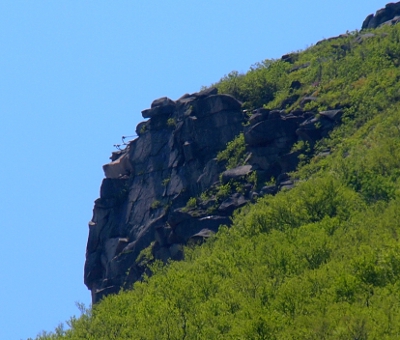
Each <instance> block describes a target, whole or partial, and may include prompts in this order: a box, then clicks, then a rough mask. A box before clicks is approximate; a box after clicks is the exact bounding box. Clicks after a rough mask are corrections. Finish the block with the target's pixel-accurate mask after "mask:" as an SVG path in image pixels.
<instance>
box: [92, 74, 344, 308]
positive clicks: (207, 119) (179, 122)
mask: <svg viewBox="0 0 400 340" xmlns="http://www.w3.org/2000/svg"><path fill="white" fill-rule="evenodd" d="M300 86H301V84H300V83H299V82H294V83H293V84H292V87H293V88H297V87H300ZM289 100H291V99H290V98H289ZM309 100H312V98H311V99H310V98H303V102H306V101H309ZM286 102H287V101H285V103H283V105H282V106H285V105H287V103H286ZM341 114H342V111H341V110H340V109H337V110H330V111H324V112H313V111H303V110H302V109H297V110H295V111H293V112H291V113H287V112H285V110H283V109H282V108H279V109H277V110H267V109H263V108H260V109H256V110H254V111H251V112H249V111H246V110H242V107H241V103H240V102H239V101H238V100H236V99H235V98H234V97H232V96H229V95H224V94H218V93H217V89H216V88H210V89H208V90H205V91H203V92H199V93H194V94H191V95H189V94H186V95H184V96H183V97H181V98H180V99H178V100H176V101H173V100H171V99H169V98H160V99H157V100H155V101H154V102H153V103H152V104H151V108H150V109H147V110H143V111H142V115H143V117H144V118H148V120H147V121H144V122H142V123H140V124H139V125H138V126H137V128H136V133H137V138H136V139H135V140H133V141H131V142H129V143H128V144H127V145H126V148H125V149H124V150H120V151H117V152H114V153H113V154H112V156H111V162H110V163H109V164H106V165H104V167H103V169H104V173H105V177H106V178H105V179H104V180H103V182H102V185H101V189H100V198H99V199H97V200H96V201H95V206H94V211H93V218H92V220H91V221H90V223H89V239H88V244H87V253H86V264H85V284H86V285H87V287H88V288H89V289H90V290H91V291H92V300H93V302H94V303H95V302H97V301H99V299H101V298H102V297H103V296H105V295H108V294H110V293H116V292H118V291H119V290H120V289H121V287H129V286H130V285H132V283H133V282H135V281H137V280H140V278H141V277H142V275H143V273H145V272H146V268H147V267H146V265H147V263H146V261H141V259H142V258H143V257H142V256H141V257H140V258H138V256H139V254H140V252H141V251H142V250H144V249H145V248H148V247H150V248H148V249H149V250H150V251H151V253H152V258H154V259H160V260H162V261H164V262H167V261H168V259H173V260H179V259H181V258H182V257H183V252H182V246H183V245H185V244H187V243H188V242H198V241H202V240H203V239H204V238H207V237H209V236H210V235H211V234H212V233H213V232H215V231H217V230H218V228H219V226H220V225H230V223H231V219H230V217H231V216H232V213H233V211H234V210H235V209H237V208H239V207H241V206H243V205H245V204H246V203H248V202H250V201H254V199H255V198H257V197H260V196H262V195H265V194H274V193H276V192H277V191H278V190H280V189H282V188H283V187H285V188H290V187H291V186H292V185H293V183H292V182H291V180H290V179H289V177H288V176H287V175H286V173H287V172H289V171H293V170H294V169H295V168H296V165H297V163H298V159H297V156H298V152H290V151H291V149H292V146H293V145H294V143H296V142H297V141H299V140H303V141H308V143H309V144H310V145H313V144H314V142H315V141H316V140H318V139H320V138H322V137H323V136H326V135H327V132H328V131H330V130H331V129H332V128H333V126H334V125H335V124H336V123H337V122H339V121H340V116H341ZM241 134H242V135H241ZM243 135H244V139H243V138H242V140H241V139H240V136H243ZM237 136H239V137H237ZM235 137H237V141H241V143H242V145H240V142H238V147H240V146H241V147H243V150H242V154H241V155H240V157H241V160H239V161H238V162H237V164H234V167H232V166H230V167H229V166H228V168H229V169H227V166H226V160H225V161H224V160H221V159H219V160H218V159H217V158H216V157H217V155H218V153H219V152H221V151H223V150H225V149H226V146H227V143H228V142H231V141H232V140H234V138H235ZM234 151H235V150H234ZM236 151H237V150H236ZM272 178H274V179H277V180H276V182H275V183H273V184H271V185H269V186H265V185H261V183H265V182H266V181H269V180H271V179H272Z"/></svg>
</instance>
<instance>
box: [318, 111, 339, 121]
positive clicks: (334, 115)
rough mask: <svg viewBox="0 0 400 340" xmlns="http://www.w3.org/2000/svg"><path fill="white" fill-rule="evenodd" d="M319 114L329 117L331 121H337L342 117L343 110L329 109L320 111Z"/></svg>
mask: <svg viewBox="0 0 400 340" xmlns="http://www.w3.org/2000/svg"><path fill="white" fill-rule="evenodd" d="M319 114H320V116H322V117H325V118H328V119H330V120H331V121H333V122H335V123H338V122H340V120H341V119H342V115H343V110H341V109H339V110H329V111H321V112H320V113H319Z"/></svg>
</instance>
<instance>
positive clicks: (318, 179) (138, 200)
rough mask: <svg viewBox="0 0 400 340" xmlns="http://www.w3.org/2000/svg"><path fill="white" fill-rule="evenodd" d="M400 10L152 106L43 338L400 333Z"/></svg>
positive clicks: (113, 170) (108, 170)
mask: <svg viewBox="0 0 400 340" xmlns="http://www.w3.org/2000/svg"><path fill="white" fill-rule="evenodd" d="M399 7H400V3H397V4H388V5H387V6H386V7H385V8H384V9H382V10H380V11H378V12H377V13H376V14H375V15H371V16H368V17H367V18H366V20H365V21H364V23H363V26H362V28H363V30H361V31H360V32H358V31H356V32H348V33H346V34H343V35H340V36H338V37H334V38H330V39H326V40H323V41H320V42H318V43H316V44H315V45H314V46H312V47H310V48H308V49H307V50H305V51H302V52H294V53H289V54H287V55H284V56H282V58H281V59H280V60H274V61H271V60H265V61H263V62H261V63H259V64H257V65H255V66H253V67H252V68H251V69H250V71H249V72H247V73H246V74H239V73H237V72H232V73H230V74H228V75H227V76H225V77H223V78H222V79H221V80H220V81H219V82H217V83H216V84H213V85H212V86H210V87H209V88H207V89H204V90H203V91H200V92H198V93H194V94H186V95H183V96H182V97H181V98H179V99H178V100H175V101H174V100H171V99H169V98H160V99H157V100H155V101H154V102H153V103H152V104H151V107H150V108H149V109H146V110H143V111H142V115H143V117H144V118H145V119H147V120H146V121H144V122H142V123H140V124H139V125H138V126H137V128H136V134H137V138H135V139H134V140H132V141H129V142H127V143H125V144H124V145H123V146H121V150H119V151H117V152H114V153H113V154H112V156H111V162H110V163H108V164H106V165H104V167H103V169H104V173H105V179H104V180H103V182H102V185H101V190H100V192H101V194H100V198H99V199H98V200H96V202H95V207H94V212H93V218H92V220H91V221H90V223H89V239H88V245H87V258H86V264H85V284H86V285H87V286H88V288H89V289H90V290H91V292H92V300H93V302H94V303H95V305H94V307H93V308H92V309H85V308H84V307H83V306H82V315H81V317H79V318H71V320H70V321H69V326H70V329H69V330H67V331H64V330H63V329H61V328H59V329H57V330H56V333H55V334H43V335H41V336H39V337H38V338H37V339H58V338H65V339H102V338H104V339H105V338H107V339H164V338H165V339H185V338H186V339H195V338H196V339H214V338H230V339H395V338H398V337H399V334H400V323H399V322H398V321H397V320H399V317H400V308H399V304H398V296H399V293H400V285H399V278H400V256H399V250H400V243H399V236H398V235H399V232H400V225H399V216H398V211H399V208H400V196H399V193H400V182H399V174H400V170H399V169H400V148H399V146H400V111H399V101H400V87H399V79H400V69H399V66H400V47H399V46H400V45H399V42H400V26H399V25H395V24H396V23H397V15H398V14H399V13H398V9H399ZM132 288H133V289H132ZM121 289H122V290H123V291H121ZM118 292H119V294H116V293H118Z"/></svg>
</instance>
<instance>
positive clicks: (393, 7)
mask: <svg viewBox="0 0 400 340" xmlns="http://www.w3.org/2000/svg"><path fill="white" fill-rule="evenodd" d="M397 16H400V2H396V3H388V4H387V5H386V6H385V8H382V9H380V10H378V11H377V12H376V13H375V15H374V14H370V15H368V16H367V17H366V18H365V20H364V22H363V24H362V27H361V30H364V29H370V28H377V27H379V26H380V25H382V24H385V23H386V24H395V23H396V22H398V20H397V19H395V18H396V17H397ZM393 19H394V22H393V23H392V22H391V21H392V20H393Z"/></svg>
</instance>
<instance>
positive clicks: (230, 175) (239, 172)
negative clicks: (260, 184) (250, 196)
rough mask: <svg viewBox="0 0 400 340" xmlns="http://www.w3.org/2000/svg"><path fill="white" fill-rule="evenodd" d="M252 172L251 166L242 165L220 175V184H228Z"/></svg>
mask: <svg viewBox="0 0 400 340" xmlns="http://www.w3.org/2000/svg"><path fill="white" fill-rule="evenodd" d="M251 172H252V166H251V165H242V166H238V167H236V168H234V169H230V170H226V171H224V172H223V173H222V183H224V184H225V183H228V182H229V181H230V180H232V179H233V180H237V179H238V178H240V177H244V176H247V175H249V174H250V173H251Z"/></svg>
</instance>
